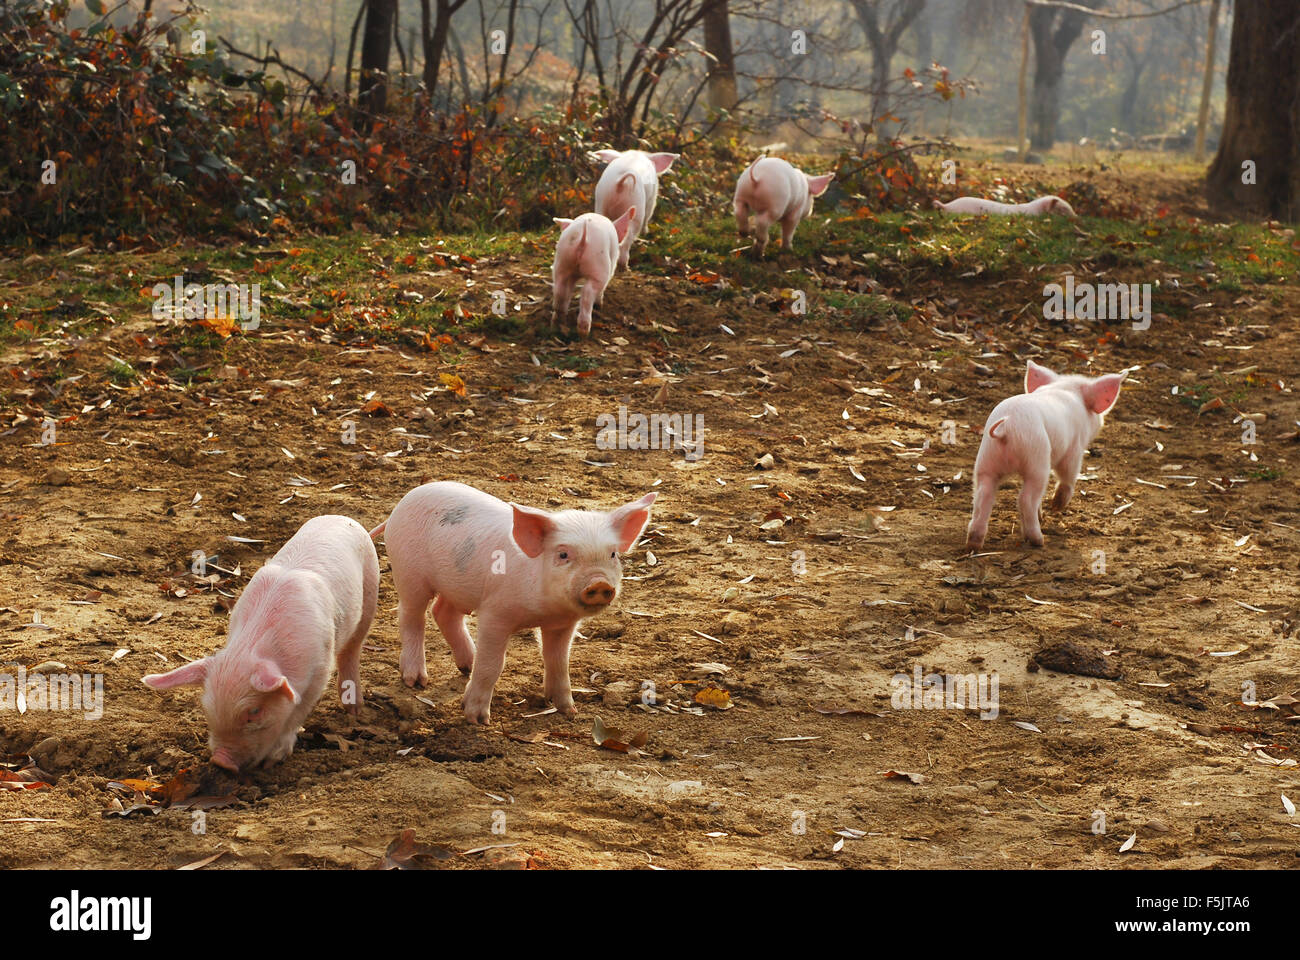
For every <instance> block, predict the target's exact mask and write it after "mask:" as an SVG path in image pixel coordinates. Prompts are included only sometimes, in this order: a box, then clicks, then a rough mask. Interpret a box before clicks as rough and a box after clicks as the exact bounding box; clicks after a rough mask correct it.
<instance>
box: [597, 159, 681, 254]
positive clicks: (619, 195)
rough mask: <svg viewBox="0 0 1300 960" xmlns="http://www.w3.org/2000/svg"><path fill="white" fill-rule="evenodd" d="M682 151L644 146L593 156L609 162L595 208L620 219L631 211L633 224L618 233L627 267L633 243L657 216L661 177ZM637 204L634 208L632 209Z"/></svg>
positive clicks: (619, 252)
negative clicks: (652, 149) (649, 149)
mask: <svg viewBox="0 0 1300 960" xmlns="http://www.w3.org/2000/svg"><path fill="white" fill-rule="evenodd" d="M679 156H681V155H680V154H677V153H646V152H645V151H643V150H624V151H623V152H622V153H620V152H619V151H617V150H597V151H595V152H594V153H592V154H591V158H592V159H593V160H599V161H600V162H602V163H605V164H608V166H606V167H605V171H604V173H602V174H601V175H600V179H599V180H598V181H596V197H595V201H596V202H595V207H596V212H597V213H599V214H601V215H602V216H605V217H609V219H611V220H614V221H617V220H618V218H619V217H621V216H622V215H623V214H624V213H626V212H627V211H629V210H631V211H632V227H631V229H630V230H628V232H627V235H626V236H624V235H623V234H619V240H618V265H619V266H620V267H622V268H623V269H624V270H626V269H627V261H628V255H629V254H630V253H631V252H632V244H633V243H635V242H636V239H637V237H639V236H641V234H642V233H643V232H644V231H645V228H646V226H647V225H648V224H649V223H650V218H651V217H653V216H654V212H655V203H656V201H657V200H658V199H659V178H660V177H661V176H662V175H663V174H665V173H667V172H668V171H669V169H671V167H672V165H673V161H674V160H676V159H677V158H678V157H679ZM633 208H635V209H633Z"/></svg>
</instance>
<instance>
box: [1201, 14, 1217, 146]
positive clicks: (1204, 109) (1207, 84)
mask: <svg viewBox="0 0 1300 960" xmlns="http://www.w3.org/2000/svg"><path fill="white" fill-rule="evenodd" d="M1219 6H1220V0H1211V3H1210V36H1209V39H1207V40H1206V41H1205V76H1204V78H1203V79H1202V80H1201V108H1200V110H1198V111H1197V112H1196V162H1197V163H1203V162H1204V161H1205V128H1206V127H1207V126H1209V122H1210V91H1211V90H1212V89H1213V88H1214V55H1215V49H1214V48H1215V42H1216V41H1217V40H1218V37H1219Z"/></svg>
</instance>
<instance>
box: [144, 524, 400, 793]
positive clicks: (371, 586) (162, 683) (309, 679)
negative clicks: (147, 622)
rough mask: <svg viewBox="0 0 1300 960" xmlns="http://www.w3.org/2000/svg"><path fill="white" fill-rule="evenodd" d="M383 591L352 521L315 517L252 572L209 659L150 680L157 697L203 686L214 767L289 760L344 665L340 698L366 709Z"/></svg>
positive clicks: (369, 550)
mask: <svg viewBox="0 0 1300 960" xmlns="http://www.w3.org/2000/svg"><path fill="white" fill-rule="evenodd" d="M378 591H379V557H378V555H377V554H376V552H375V545H374V543H373V542H372V541H371V539H370V537H369V535H368V534H367V533H366V530H365V528H364V527H362V526H361V524H359V523H357V522H356V521H355V520H351V519H349V518H348V517H340V516H322V517H314V518H312V519H311V520H308V521H307V522H306V523H304V524H303V525H302V527H301V528H300V529H299V530H298V532H297V533H295V534H294V535H293V536H292V537H291V538H290V539H289V542H288V543H286V544H285V545H284V546H283V547H281V548H280V551H279V552H278V553H276V555H275V556H273V557H272V558H271V559H270V560H269V561H267V563H266V565H265V566H264V567H262V569H260V570H258V571H257V573H255V574H253V576H252V578H251V579H250V580H249V581H248V586H247V587H245V588H244V592H243V593H242V594H241V595H240V597H239V600H238V602H237V603H236V604H235V608H234V610H232V611H231V613H230V629H229V639H228V640H227V642H226V645H225V646H224V647H222V648H221V649H220V650H218V651H217V652H216V653H214V654H213V655H212V656H210V657H205V658H203V659H202V660H196V661H194V662H193V663H187V664H186V665H185V666H183V667H177V668H176V669H175V670H172V671H171V672H169V673H162V674H157V673H155V674H150V675H149V676H147V677H144V682H145V683H146V684H148V685H149V686H150V687H153V688H154V689H155V690H168V689H170V688H172V687H178V686H184V685H187V684H195V685H201V686H202V687H203V711H204V713H206V714H207V718H208V746H209V747H210V749H211V750H212V762H213V763H215V764H216V765H217V766H220V767H225V768H226V769H227V770H230V771H232V772H236V773H237V772H239V771H240V770H246V769H248V768H250V767H254V766H256V765H257V764H259V763H261V764H263V765H264V766H268V767H269V766H271V765H272V764H274V763H278V762H279V761H281V760H283V759H284V758H285V757H287V756H288V755H289V754H290V753H292V752H293V747H294V743H295V742H296V741H297V738H298V728H299V727H301V726H302V722H303V721H304V720H305V719H306V718H307V716H308V714H310V713H311V712H312V710H313V709H314V708H315V706H316V704H317V702H318V701H319V700H320V698H321V695H322V694H323V693H324V692H325V686H326V683H327V682H328V680H329V676H330V672H331V668H332V666H333V662H334V661H336V660H337V663H338V672H339V675H338V688H339V698H340V701H341V702H342V703H343V704H344V706H345V707H346V708H347V710H348V711H349V712H351V713H354V714H355V713H358V712H359V711H360V708H361V702H362V697H361V678H360V673H359V671H360V668H361V644H362V641H364V640H365V638H366V634H368V633H369V632H370V624H371V621H372V620H373V619H374V616H375V603H376V600H377V597H378Z"/></svg>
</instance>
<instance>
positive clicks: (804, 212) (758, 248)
mask: <svg viewBox="0 0 1300 960" xmlns="http://www.w3.org/2000/svg"><path fill="white" fill-rule="evenodd" d="M834 179H835V174H833V173H824V174H822V175H820V176H816V177H812V176H809V175H808V174H806V173H803V172H802V171H800V170H797V169H795V168H794V167H792V166H791V165H790V164H789V163H787V162H786V161H785V160H782V159H781V158H780V157H759V158H758V159H757V160H755V161H754V162H753V163H751V164H750V165H749V166H748V167H747V168H746V169H745V172H744V173H742V174H741V175H740V179H739V180H738V181H736V196H735V198H734V209H735V214H736V231H737V233H738V234H739V235H740V237H741V238H742V239H743V238H745V237H747V236H749V235H750V233H751V232H752V233H753V235H754V245H753V247H752V248H751V250H752V251H753V255H754V256H756V257H761V256H763V253H764V251H766V250H767V236H768V231H770V230H771V229H772V224H774V223H780V224H781V248H782V249H783V250H789V249H790V244H791V243H792V242H793V240H794V231H795V228H796V227H797V226H799V221H800V220H802V219H803V218H804V217H806V216H808V215H809V214H810V213H812V208H813V198H814V197H820V196H821V195H822V194H823V193H825V192H826V188H827V187H829V186H830V185H831V181H832V180H834ZM751 217H752V218H753V220H752V222H751V219H750V218H751Z"/></svg>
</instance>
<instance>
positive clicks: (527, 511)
mask: <svg viewBox="0 0 1300 960" xmlns="http://www.w3.org/2000/svg"><path fill="white" fill-rule="evenodd" d="M654 499H655V495H654V494H653V493H648V494H646V495H645V496H644V497H642V498H641V499H640V500H637V501H635V502H634V503H629V504H626V505H624V506H621V507H619V508H618V509H616V510H611V511H609V512H599V511H583V510H562V511H560V512H558V513H548V512H547V511H545V510H536V509H534V508H532V507H524V506H520V505H519V504H517V503H505V502H504V501H501V500H498V499H497V498H496V497H493V496H491V495H489V494H486V493H484V492H482V491H481V490H476V489H474V488H473V487H468V486H466V485H465V484H463V483H454V482H440V483H427V484H425V485H424V486H422V487H416V488H415V489H414V490H412V491H411V492H410V493H408V494H407V495H406V496H405V497H403V498H402V499H401V501H400V502H399V503H398V504H397V506H396V507H394V508H393V512H392V515H391V516H389V518H388V519H387V520H386V521H385V522H384V523H381V524H380V525H379V526H378V527H376V528H375V529H374V530H372V531H371V536H372V537H377V536H379V535H380V534H383V535H384V540H385V543H386V544H387V546H388V557H389V560H390V561H391V563H392V568H393V583H394V585H395V586H396V588H397V618H398V625H399V629H400V631H401V636H402V656H401V667H402V679H403V680H404V681H405V682H406V685H407V686H415V685H416V684H419V685H420V686H423V685H424V684H425V683H426V682H427V681H428V673H427V672H426V667H425V658H424V617H425V611H426V609H427V608H428V606H429V601H430V600H432V601H433V619H434V620H435V622H437V624H438V627H439V629H441V630H442V635H443V636H444V637H446V638H447V643H448V644H449V645H450V646H451V652H452V657H453V659H454V660H455V661H456V666H457V667H459V668H460V671H461V672H462V673H469V675H470V677H469V684H468V686H466V688H465V701H464V708H465V716H466V717H467V718H468V719H469V720H470V721H471V722H478V723H487V722H488V721H489V719H490V717H491V703H492V690H493V688H494V687H495V686H496V682H497V679H498V678H499V677H500V676H501V670H502V668H503V667H504V666H505V662H506V641H508V640H509V639H510V635H511V634H512V633H514V632H515V631H517V630H522V629H524V628H525V627H536V628H539V629H540V633H541V644H542V662H543V666H544V675H545V682H544V689H545V693H546V697H547V699H549V700H550V701H551V703H552V704H554V705H555V707H556V709H557V710H559V711H560V712H561V713H563V714H564V715H566V716H570V717H571V716H573V715H574V714H576V713H577V709H576V708H575V707H574V705H573V693H572V691H571V688H570V686H569V648H570V646H571V644H572V642H573V634H574V631H575V630H576V629H577V626H578V624H579V623H580V622H581V621H582V620H583V618H585V617H590V616H593V615H594V614H597V613H601V612H602V611H604V610H606V609H607V608H608V607H609V605H610V604H612V603H613V602H614V600H615V598H616V597H617V596H618V591H619V585H620V583H621V582H622V577H623V569H622V564H621V561H620V559H619V554H621V553H626V552H627V551H629V550H631V549H632V546H633V545H634V544H635V543H636V541H637V538H638V537H640V536H641V531H642V530H643V529H645V525H646V524H647V523H648V522H649V520H650V505H651V504H652V503H654ZM474 612H477V613H478V648H477V652H476V651H475V644H474V641H473V640H471V639H470V636H469V632H468V631H467V630H466V629H465V615H466V614H469V613H474ZM471 671H472V672H471Z"/></svg>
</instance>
